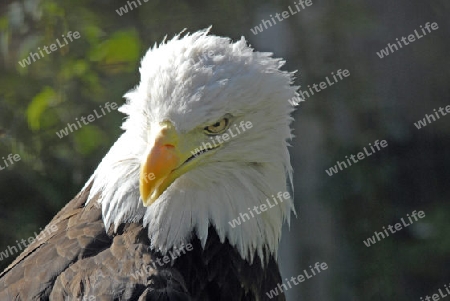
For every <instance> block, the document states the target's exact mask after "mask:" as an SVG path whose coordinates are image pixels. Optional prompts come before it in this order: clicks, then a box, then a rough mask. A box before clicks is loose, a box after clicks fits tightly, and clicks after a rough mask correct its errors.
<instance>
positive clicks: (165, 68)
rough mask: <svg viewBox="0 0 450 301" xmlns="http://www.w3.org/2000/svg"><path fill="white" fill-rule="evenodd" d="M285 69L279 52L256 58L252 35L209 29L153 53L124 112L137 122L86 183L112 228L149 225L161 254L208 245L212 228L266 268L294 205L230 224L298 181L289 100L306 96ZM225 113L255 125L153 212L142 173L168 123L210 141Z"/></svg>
mask: <svg viewBox="0 0 450 301" xmlns="http://www.w3.org/2000/svg"><path fill="white" fill-rule="evenodd" d="M208 53H209V55H205V54H208ZM211 54H212V55H211ZM283 64H284V61H282V60H280V59H275V58H272V54H271V53H260V52H254V51H253V49H252V48H250V47H249V46H248V45H247V42H246V41H245V39H244V38H242V39H241V40H239V41H237V42H235V43H232V42H231V41H230V39H228V38H222V37H218V36H214V35H209V29H207V30H202V31H199V32H196V33H193V34H186V35H184V36H183V37H181V36H180V35H177V36H175V37H174V38H173V39H171V40H170V41H167V42H163V43H162V44H161V45H159V46H156V45H155V46H154V47H153V48H152V49H150V50H148V52H147V54H146V55H145V56H144V58H143V59H142V63H141V68H140V73H141V81H140V83H139V85H138V86H137V87H136V88H135V89H134V90H132V91H130V92H129V93H127V94H126V95H125V97H126V99H127V103H126V104H125V105H123V106H122V107H121V108H120V111H121V112H123V113H125V114H127V115H128V118H127V119H126V121H125V122H124V124H123V126H122V128H123V129H124V130H125V132H124V133H123V134H122V136H121V137H120V138H119V139H118V140H117V142H116V143H115V144H114V145H113V147H112V148H111V150H110V151H109V153H108V154H107V155H106V156H105V158H104V159H103V161H102V162H101V164H100V165H99V167H98V168H97V170H96V171H95V173H94V174H93V176H92V177H91V179H90V180H89V181H88V183H87V184H86V186H87V185H88V184H90V183H91V182H93V187H92V189H91V193H90V197H89V199H92V198H93V197H94V196H95V195H97V194H101V199H100V202H101V206H102V212H103V220H104V223H105V226H106V228H107V229H108V228H109V226H110V225H114V226H115V227H117V226H118V225H120V224H121V223H124V222H131V221H134V222H136V221H139V220H141V219H143V222H144V225H145V226H146V227H148V236H149V238H150V239H151V242H152V247H153V248H155V249H158V250H160V251H161V252H162V253H165V252H166V251H167V250H169V249H170V248H172V247H176V246H179V245H181V244H183V243H184V244H186V243H187V242H188V240H189V238H190V236H191V235H192V233H196V234H197V236H198V237H199V238H200V239H201V241H202V242H203V244H204V243H205V242H206V238H207V236H208V226H209V225H213V226H214V227H215V228H216V231H217V233H218V234H219V236H220V238H221V240H222V242H223V241H224V240H225V239H226V238H227V239H228V240H229V242H230V243H231V245H233V246H235V247H236V248H237V250H239V252H240V254H241V256H242V258H244V259H247V260H249V261H250V262H252V261H253V259H254V256H255V255H258V257H259V258H260V259H261V262H262V263H263V262H264V261H265V258H267V257H266V255H267V254H268V253H271V254H274V255H275V256H276V252H277V248H278V243H279V240H280V235H281V227H282V224H283V222H284V220H286V219H287V221H288V222H289V218H290V211H291V210H294V208H293V203H292V200H290V199H289V200H286V201H284V202H283V203H280V204H279V205H277V206H276V207H274V208H270V209H268V210H267V211H266V212H263V213H262V214H258V215H257V214H255V217H254V218H251V219H250V220H248V221H246V222H244V223H242V224H241V225H240V226H237V227H235V228H233V227H231V226H230V224H229V221H231V220H233V219H235V218H238V217H239V215H240V213H248V212H249V208H253V207H254V206H259V205H260V204H263V203H265V202H266V199H267V198H269V199H271V198H272V195H276V194H277V193H278V192H284V191H287V190H286V189H287V188H286V186H287V183H288V182H292V169H291V165H290V160H289V153H288V149H287V147H288V143H287V140H289V139H290V138H291V133H290V131H291V130H290V127H289V124H290V122H291V120H292V118H291V117H290V113H291V112H292V111H293V107H292V106H291V105H290V103H289V101H288V100H289V99H291V98H292V97H295V96H298V95H297V93H296V89H297V87H295V86H292V81H293V73H289V72H285V71H280V67H281V66H282V65H283ZM226 114H231V115H232V116H233V118H232V122H231V123H232V124H239V122H241V121H244V122H246V121H250V122H251V123H252V125H253V127H252V128H251V129H248V130H246V131H245V132H242V133H241V134H239V135H238V136H236V137H234V138H232V139H230V140H229V141H227V142H225V143H224V144H223V145H222V147H220V148H218V149H217V150H215V151H214V152H211V153H210V154H209V152H207V153H206V154H207V155H203V154H202V155H200V156H198V157H197V158H195V159H194V160H196V163H195V167H194V168H192V169H190V170H189V171H188V172H186V173H184V174H182V175H181V176H180V177H178V178H177V179H176V180H175V181H174V182H173V183H172V184H171V185H170V186H169V187H168V188H167V189H166V190H165V191H164V192H163V193H162V194H161V195H160V196H159V198H158V199H157V200H156V202H154V203H153V204H151V205H150V206H148V207H144V206H143V203H142V200H140V194H139V172H140V166H141V163H142V161H143V160H144V158H145V156H146V155H147V152H148V150H149V148H150V147H152V143H153V141H154V140H155V135H156V132H157V130H158V128H159V124H160V122H163V121H170V122H171V123H172V124H173V125H174V126H175V128H176V131H177V133H178V134H179V135H180V136H183V137H184V138H185V139H186V140H188V141H195V142H198V143H200V142H201V141H204V142H208V140H209V137H207V136H206V135H204V133H203V128H204V127H205V126H208V125H210V124H214V123H215V122H216V121H217V120H220V119H221V118H222V117H223V116H225V115H226ZM198 143H197V144H196V147H199V146H200V144H198ZM191 150H192V151H193V150H194V149H191ZM265 251H266V252H268V253H266V254H265Z"/></svg>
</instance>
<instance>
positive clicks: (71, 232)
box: [0, 188, 285, 301]
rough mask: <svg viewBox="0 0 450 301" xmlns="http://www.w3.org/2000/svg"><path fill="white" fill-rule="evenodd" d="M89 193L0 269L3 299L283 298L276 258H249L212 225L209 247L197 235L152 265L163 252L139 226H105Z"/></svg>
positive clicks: (278, 300)
mask: <svg viewBox="0 0 450 301" xmlns="http://www.w3.org/2000/svg"><path fill="white" fill-rule="evenodd" d="M88 194H89V188H88V189H86V190H85V191H83V192H82V193H80V194H79V195H77V196H76V197H75V198H74V199H73V200H72V201H71V202H70V203H68V204H67V206H65V207H64V208H63V209H62V210H61V211H60V212H59V213H58V214H57V215H56V216H55V217H54V218H53V220H52V221H51V222H50V224H49V225H54V226H56V227H57V229H58V230H57V231H56V232H54V233H52V234H51V235H48V236H47V237H45V238H44V239H41V240H36V241H35V242H34V243H32V244H31V245H30V246H28V248H27V249H26V250H25V251H24V252H23V253H22V254H20V256H19V257H18V258H17V259H16V260H15V261H14V262H13V263H12V264H11V265H10V266H9V267H8V268H7V269H5V271H3V273H1V274H0V300H2V301H3V300H8V301H9V300H23V301H25V300H26V301H28V300H52V301H60V300H61V301H63V300H64V301H68V300H83V301H94V300H95V301H100V300H102V301H103V300H160V301H163V300H195V301H209V300H210V301H213V300H214V301H222V300H223V301H230V300H237V301H241V300H242V301H244V300H248V301H257V300H258V301H262V300H276V301H281V300H285V298H284V295H283V294H280V295H279V296H277V297H275V298H272V299H269V298H268V297H267V295H266V292H267V291H269V290H271V289H272V288H274V287H276V286H277V284H278V283H281V277H280V274H279V271H278V265H277V263H276V262H275V260H274V258H273V257H270V259H269V263H268V265H267V266H266V267H265V268H262V267H261V264H260V262H259V258H256V259H255V261H254V262H253V264H249V263H248V262H247V261H245V260H243V259H242V258H241V256H240V255H239V253H238V252H237V251H236V250H235V248H234V247H232V246H231V245H230V244H229V243H228V242H227V241H225V243H221V242H220V240H219V237H218V235H217V234H216V232H215V230H214V228H212V227H210V228H209V234H208V239H207V242H206V245H205V247H204V248H202V246H201V244H200V241H199V240H198V239H197V237H195V236H193V238H192V240H191V242H190V244H191V245H192V250H191V251H187V252H179V254H180V256H179V257H176V259H175V260H174V261H173V262H172V263H165V264H164V263H163V264H162V265H160V264H159V263H158V264H155V261H156V260H157V259H160V260H159V262H161V258H162V257H163V256H162V255H161V254H159V253H158V252H155V251H152V250H150V248H149V245H150V241H149V239H148V236H147V230H146V229H144V228H143V226H142V224H141V223H130V224H123V225H121V226H120V227H119V230H118V232H117V233H114V234H113V233H112V232H111V231H110V232H107V231H105V227H104V224H103V221H102V215H101V210H100V208H98V205H97V206H96V202H95V200H92V201H91V202H90V203H89V204H88V206H86V207H85V202H86V199H87V196H88ZM236 231H238V230H236ZM175 254H176V253H175ZM145 267H147V268H145Z"/></svg>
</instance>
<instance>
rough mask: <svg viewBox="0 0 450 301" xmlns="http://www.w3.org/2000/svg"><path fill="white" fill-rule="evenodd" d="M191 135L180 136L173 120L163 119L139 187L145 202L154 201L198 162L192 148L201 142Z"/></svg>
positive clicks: (142, 166)
mask: <svg viewBox="0 0 450 301" xmlns="http://www.w3.org/2000/svg"><path fill="white" fill-rule="evenodd" d="M189 137H190V138H191V139H187V138H185V137H180V136H179V135H178V133H177V131H176V130H175V127H174V126H173V124H172V123H171V122H170V121H165V122H162V123H160V128H159V130H158V132H157V134H156V137H155V140H154V143H153V146H152V147H151V148H150V150H149V151H148V152H147V155H146V157H145V159H144V161H143V162H142V165H141V170H140V178H139V191H140V194H141V198H142V201H143V203H144V206H146V207H147V206H150V205H151V204H153V203H154V202H155V201H156V200H157V199H158V197H159V196H160V195H161V194H163V192H164V191H165V190H166V189H167V188H168V187H169V186H170V185H171V184H172V183H173V182H174V181H175V180H176V179H177V178H178V177H180V176H181V175H182V174H184V173H186V172H187V171H189V170H190V169H192V168H193V167H194V166H195V165H196V164H197V160H195V158H193V155H192V150H194V149H195V147H198V143H200V142H198V141H199V140H197V139H192V138H193V137H191V136H189ZM183 138H184V139H183ZM202 138H203V137H202ZM188 159H189V160H188Z"/></svg>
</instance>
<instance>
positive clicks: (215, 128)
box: [204, 117, 230, 135]
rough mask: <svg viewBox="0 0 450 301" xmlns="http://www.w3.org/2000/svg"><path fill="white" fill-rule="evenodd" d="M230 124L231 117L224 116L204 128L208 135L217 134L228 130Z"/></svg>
mask: <svg viewBox="0 0 450 301" xmlns="http://www.w3.org/2000/svg"><path fill="white" fill-rule="evenodd" d="M229 124H230V119H229V118H228V117H224V118H222V119H221V120H219V121H217V122H216V123H214V124H212V125H208V126H207V127H205V128H204V130H205V132H206V134H207V135H217V134H221V133H223V132H225V131H226V129H227V128H228V125H229Z"/></svg>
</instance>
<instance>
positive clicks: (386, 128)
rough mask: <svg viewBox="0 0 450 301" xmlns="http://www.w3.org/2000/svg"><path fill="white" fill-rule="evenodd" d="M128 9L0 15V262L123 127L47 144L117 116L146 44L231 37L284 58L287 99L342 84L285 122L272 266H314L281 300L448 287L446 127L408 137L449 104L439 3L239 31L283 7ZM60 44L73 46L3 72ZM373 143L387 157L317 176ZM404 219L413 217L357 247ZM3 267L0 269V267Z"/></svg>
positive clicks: (449, 70)
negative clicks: (288, 166)
mask: <svg viewBox="0 0 450 301" xmlns="http://www.w3.org/2000/svg"><path fill="white" fill-rule="evenodd" d="M144 1H145V0H140V2H141V5H139V7H137V8H133V10H131V9H130V6H128V4H127V2H126V1H109V0H97V1H95V2H94V1H87V0H81V1H68V0H64V1H61V0H58V1H57V0H17V1H11V0H3V1H1V2H0V158H2V159H1V160H0V166H3V167H5V163H4V160H3V158H4V159H7V156H8V155H9V154H13V155H14V154H18V155H20V158H21V160H20V161H18V162H15V163H14V164H10V165H9V166H7V167H6V168H5V169H3V170H0V192H1V193H0V206H1V207H0V208H1V210H0V252H2V251H4V250H6V249H7V247H8V246H12V245H17V243H16V240H20V239H23V238H25V239H26V238H28V237H31V236H34V232H38V231H39V228H44V226H45V225H46V224H47V223H48V222H49V221H50V219H51V218H52V217H53V216H54V215H55V214H56V212H57V211H59V210H60V209H61V208H62V207H63V206H64V205H65V204H66V203H67V202H68V201H69V200H70V199H72V197H73V196H74V195H75V194H76V193H78V191H79V190H80V189H81V188H82V186H83V185H84V183H85V181H86V180H87V179H88V178H89V176H90V175H91V174H92V172H93V171H94V170H95V168H96V166H97V164H98V163H99V162H100V160H101V159H102V157H103V156H104V155H105V154H106V153H107V151H108V149H109V148H110V146H111V145H112V144H113V143H114V141H115V140H116V139H117V138H118V136H119V135H120V133H121V131H120V129H119V126H120V124H121V122H122V118H123V115H121V114H120V113H119V112H117V111H113V112H111V113H108V114H106V115H104V116H103V117H102V118H100V119H98V120H96V121H95V122H92V123H91V124H89V125H87V126H84V127H82V128H81V129H79V130H77V131H74V132H73V133H71V134H69V135H68V136H65V137H62V138H59V137H58V136H57V135H56V132H59V131H60V130H61V129H63V128H64V127H66V126H67V123H73V122H74V120H75V118H79V117H81V116H87V115H88V114H91V113H92V112H93V111H94V109H98V108H99V106H100V105H102V106H103V105H104V104H105V103H106V102H116V103H117V104H122V103H123V98H122V95H123V94H124V93H125V92H126V91H128V90H129V89H131V88H133V87H134V86H135V85H136V84H137V83H138V80H139V74H138V65H139V60H140V58H141V57H142V55H143V54H144V53H145V52H146V50H147V49H148V47H150V46H152V45H153V44H154V43H155V42H158V43H159V42H160V41H161V40H162V39H163V38H164V36H166V35H167V36H168V37H172V36H173V35H175V34H176V33H179V32H180V31H181V30H183V29H184V28H187V31H190V32H193V31H197V30H199V29H202V28H206V27H208V26H210V25H212V26H213V27H212V30H211V32H212V33H213V34H216V35H223V36H228V37H230V38H232V39H233V40H237V39H239V38H240V37H241V36H244V37H246V38H247V40H248V41H249V43H250V44H251V45H252V46H253V47H254V48H255V49H256V50H258V51H270V52H273V53H274V55H275V56H276V57H283V58H285V59H286V61H287V63H286V65H285V67H284V68H285V70H298V73H297V75H298V76H297V79H296V84H298V85H301V89H302V90H303V91H304V90H306V87H307V86H308V85H312V84H314V83H316V84H319V83H320V82H322V81H324V80H325V77H326V76H329V77H330V74H331V72H335V73H336V70H338V69H348V70H349V72H350V76H349V77H347V78H345V79H344V80H342V81H339V82H338V83H336V84H335V85H333V86H330V87H328V88H327V89H325V90H323V91H321V92H320V93H316V94H315V95H313V96H311V97H309V98H308V99H307V100H306V101H305V102H301V103H300V104H299V105H298V106H297V111H296V112H295V114H294V117H295V122H294V123H293V127H294V134H295V136H296V138H295V139H294V140H293V141H292V148H291V149H290V151H291V155H292V163H293V167H294V186H295V203H296V209H297V212H298V216H297V218H293V220H292V222H291V226H290V229H289V228H288V227H286V229H285V231H284V236H283V239H282V242H281V249H280V253H279V262H280V264H281V269H282V274H283V278H291V277H292V276H295V277H296V276H297V275H299V274H301V273H302V271H303V270H304V269H308V267H309V265H314V263H316V262H326V263H327V265H328V267H329V268H328V269H327V270H326V271H324V272H322V273H321V274H320V275H317V276H315V277H314V278H312V279H309V280H307V281H305V282H303V283H301V284H300V285H297V286H293V287H292V289H290V290H288V291H287V296H288V300H323V301H328V300H397V301H403V300H405V301H406V300H408V301H409V300H419V298H420V297H424V296H426V295H432V294H434V293H437V292H438V289H439V288H441V289H443V288H444V284H447V285H448V284H449V283H450V269H449V266H450V235H449V233H450V223H449V216H450V203H449V202H448V199H449V196H450V190H449V186H450V185H449V184H450V182H449V179H450V170H449V167H450V155H449V153H450V151H449V148H450V139H449V138H450V117H441V118H440V119H439V120H437V121H435V122H432V123H430V124H428V125H427V126H426V127H424V128H422V129H420V130H419V129H417V128H416V127H415V126H414V123H415V122H417V121H418V120H421V119H423V118H424V117H425V114H431V113H433V109H438V108H439V107H445V106H447V105H450V97H449V96H450V86H449V82H450V60H449V59H448V55H449V53H450V39H449V38H450V36H449V34H450V30H449V29H450V19H449V18H448V16H449V13H450V2H448V1H446V0H435V1H421V0H396V1H386V0H384V1H383V0H382V1H375V0H365V1H358V0H346V1H343V0H336V1H330V0H329V1H319V0H312V5H311V6H309V7H306V8H305V9H303V10H302V11H300V12H298V13H296V14H295V15H292V16H290V17H288V18H287V19H285V20H283V21H282V22H277V24H275V25H273V26H272V27H270V26H268V28H267V29H264V30H263V31H262V32H259V33H257V34H254V33H253V32H252V30H251V29H254V27H255V26H259V25H260V24H261V20H262V19H264V20H269V19H270V15H272V16H275V13H282V12H283V11H287V10H288V7H289V6H291V7H292V8H294V1H284V0H280V1H240V0H226V1H225V0H219V1H214V2H212V1H206V0H203V1H201V0H191V1H157V0H153V1H148V2H144ZM136 2H137V0H136ZM123 6H125V7H128V12H127V13H124V11H123V10H122V11H120V7H123ZM118 11H119V12H121V13H122V15H120V14H119V13H118ZM426 22H436V23H437V24H438V26H439V28H438V29H437V30H435V31H432V32H431V33H429V34H428V35H426V36H424V37H423V38H421V39H419V40H416V41H415V42H412V43H410V45H408V46H404V47H403V48H401V49H399V50H398V51H395V52H393V53H391V54H390V55H389V56H386V57H384V58H383V59H380V57H379V56H378V55H377V54H376V52H379V51H380V50H381V49H384V48H385V47H386V46H387V43H395V39H396V38H398V39H400V38H401V37H402V36H405V37H406V36H408V35H409V34H412V33H414V30H418V31H419V32H420V26H421V25H422V26H424V25H425V23H426ZM68 31H72V32H75V31H78V32H79V33H80V36H81V37H80V38H79V39H77V40H74V41H73V42H69V43H68V44H67V45H65V46H64V47H62V48H60V49H58V50H56V51H54V52H52V53H51V54H45V56H44V57H43V58H41V59H38V60H36V62H32V63H31V64H30V65H27V66H25V67H22V66H21V65H20V64H19V63H18V62H19V61H21V62H22V60H23V59H26V58H27V56H28V55H29V53H30V51H32V52H37V49H38V47H40V48H41V49H42V48H43V46H45V45H50V44H52V43H55V40H56V39H57V38H59V39H60V41H61V42H62V39H61V37H62V35H63V34H64V35H65V34H66V33H67V32H68ZM375 140H386V141H387V142H388V146H387V147H386V148H384V149H382V150H381V151H379V152H376V153H375V154H374V155H372V156H370V157H367V158H365V159H364V160H362V161H360V162H358V163H356V164H353V165H352V166H351V167H349V168H347V169H344V170H342V171H339V172H338V173H337V174H334V175H333V176H329V175H328V174H327V173H326V172H325V170H326V169H328V168H330V167H331V166H334V165H335V164H336V161H338V160H339V161H344V158H345V156H350V155H351V154H355V155H356V154H357V153H358V152H360V151H362V150H363V147H367V146H368V144H369V143H372V144H373V142H374V141H375ZM7 162H9V161H7ZM446 200H447V201H446ZM414 210H417V211H420V210H422V211H424V212H425V215H426V216H425V217H424V218H423V219H421V220H420V221H418V222H415V223H414V224H412V225H411V226H409V227H406V228H404V229H403V230H401V231H398V233H395V234H391V235H390V236H389V237H387V238H385V239H383V240H381V241H379V242H377V243H376V244H374V245H372V246H370V247H367V246H366V245H365V244H364V243H363V240H366V239H367V238H369V237H371V236H372V235H374V231H378V232H380V231H382V227H387V226H388V225H394V224H395V223H398V222H400V219H401V218H406V216H407V214H411V212H412V211H414ZM15 256H17V254H15V255H12V256H8V257H5V256H4V257H3V258H2V259H1V261H0V270H2V269H3V268H5V267H6V266H7V265H8V264H9V263H10V262H11V261H12V260H13V259H14V257H15Z"/></svg>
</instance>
